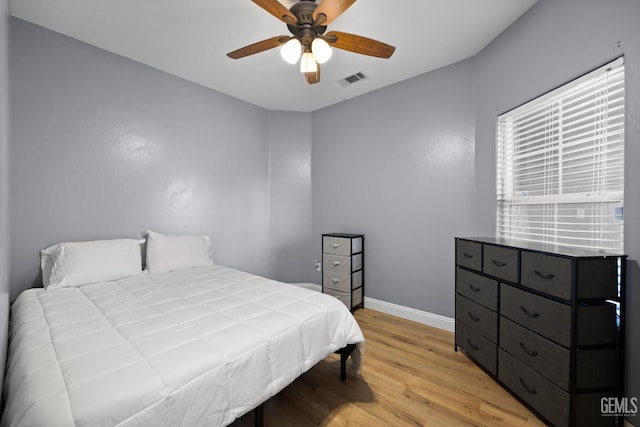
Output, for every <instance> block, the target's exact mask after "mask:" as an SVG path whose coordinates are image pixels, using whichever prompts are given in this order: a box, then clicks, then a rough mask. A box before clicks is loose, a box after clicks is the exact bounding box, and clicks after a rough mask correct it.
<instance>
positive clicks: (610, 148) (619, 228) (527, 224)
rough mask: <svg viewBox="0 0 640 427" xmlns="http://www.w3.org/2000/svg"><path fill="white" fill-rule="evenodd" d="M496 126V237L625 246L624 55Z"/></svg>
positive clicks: (607, 247) (505, 116) (585, 245)
mask: <svg viewBox="0 0 640 427" xmlns="http://www.w3.org/2000/svg"><path fill="white" fill-rule="evenodd" d="M497 126H498V128H497V197H498V201H497V227H496V230H497V235H498V237H505V238H510V239H516V240H524V241H531V242H540V243H551V244H558V245H563V246H572V247H582V248H594V249H600V250H606V251H615V252H622V251H623V245H624V236H623V231H624V219H623V207H624V61H623V58H618V59H617V60H615V61H613V62H611V63H609V64H607V65H605V66H603V67H600V68H598V69H597V70H594V71H592V72H591V73H589V74H586V75H584V76H582V77H580V78H578V79H576V80H574V81H572V82H570V83H568V84H566V85H564V86H562V87H560V88H558V89H555V90H553V91H551V92H549V93H547V94H545V95H543V96H541V97H539V98H536V99H534V100H532V101H530V102H528V103H526V104H524V105H522V106H520V107H518V108H516V109H514V110H511V111H509V112H507V113H504V114H502V115H500V116H498V124H497Z"/></svg>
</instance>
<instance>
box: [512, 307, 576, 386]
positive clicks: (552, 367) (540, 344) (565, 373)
mask: <svg viewBox="0 0 640 427" xmlns="http://www.w3.org/2000/svg"><path fill="white" fill-rule="evenodd" d="M500 347H501V348H503V349H504V350H506V351H507V352H509V353H511V355H512V356H515V357H516V358H517V359H518V360H520V361H521V362H522V363H524V364H525V365H527V366H529V367H530V368H532V369H534V370H535V371H536V372H538V373H539V374H541V375H542V376H543V377H545V378H547V379H548V380H550V381H552V382H553V383H555V384H556V385H558V386H560V387H562V388H563V389H564V390H566V391H569V390H570V388H569V373H570V369H569V367H570V362H571V361H570V360H569V350H568V349H566V348H564V347H562V346H560V345H558V344H555V343H553V342H552V341H549V340H547V339H545V338H543V337H541V336H540V335H538V334H536V333H533V332H531V331H530V330H528V329H525V328H523V327H522V326H520V325H518V324H516V323H513V322H512V321H510V320H509V319H507V318H506V317H502V316H500Z"/></svg>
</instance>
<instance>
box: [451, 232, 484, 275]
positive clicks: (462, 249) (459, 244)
mask: <svg viewBox="0 0 640 427" xmlns="http://www.w3.org/2000/svg"><path fill="white" fill-rule="evenodd" d="M456 264H458V265H461V266H463V267H467V268H471V269H472V270H476V271H480V270H481V269H482V244H480V243H478V242H470V241H469V240H460V239H456Z"/></svg>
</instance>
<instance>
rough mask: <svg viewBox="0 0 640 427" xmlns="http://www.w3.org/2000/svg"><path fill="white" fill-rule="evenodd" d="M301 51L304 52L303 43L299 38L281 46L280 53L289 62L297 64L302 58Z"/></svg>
mask: <svg viewBox="0 0 640 427" xmlns="http://www.w3.org/2000/svg"><path fill="white" fill-rule="evenodd" d="M300 52H302V45H301V44H300V41H299V40H298V39H291V40H289V41H288V42H286V43H285V44H283V45H282V47H281V48H280V55H281V56H282V59H284V60H285V61H287V62H288V63H289V64H295V63H296V62H298V58H300Z"/></svg>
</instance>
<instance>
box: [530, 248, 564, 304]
mask: <svg viewBox="0 0 640 427" xmlns="http://www.w3.org/2000/svg"><path fill="white" fill-rule="evenodd" d="M521 261H522V273H521V275H522V276H521V282H522V285H523V286H526V287H529V288H531V289H535V290H537V291H540V292H544V293H547V294H549V295H554V296H557V297H558V298H562V299H565V300H569V301H570V300H571V299H572V297H571V270H572V267H573V262H572V261H571V259H569V258H563V257H559V256H551V255H542V254H538V253H535V252H527V251H522V260H521Z"/></svg>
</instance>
